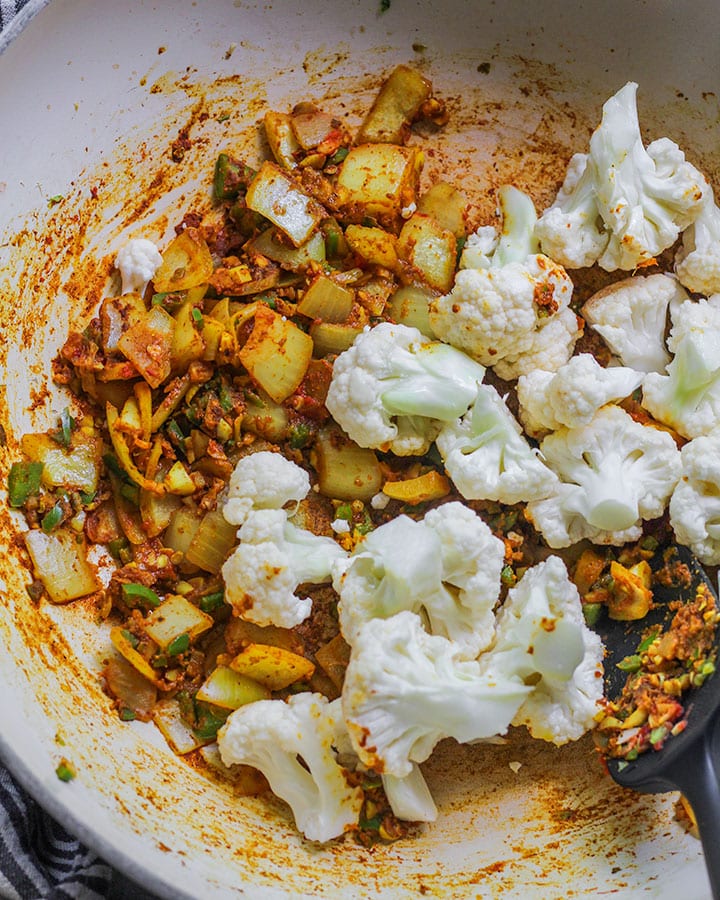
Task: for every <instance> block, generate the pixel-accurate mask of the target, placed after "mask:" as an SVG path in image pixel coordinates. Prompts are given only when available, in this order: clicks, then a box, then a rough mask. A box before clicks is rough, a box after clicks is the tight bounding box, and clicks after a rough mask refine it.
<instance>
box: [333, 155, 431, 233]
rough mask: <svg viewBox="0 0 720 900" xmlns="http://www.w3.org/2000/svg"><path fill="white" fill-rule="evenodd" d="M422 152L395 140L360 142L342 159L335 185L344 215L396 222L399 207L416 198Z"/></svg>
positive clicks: (383, 221)
mask: <svg viewBox="0 0 720 900" xmlns="http://www.w3.org/2000/svg"><path fill="white" fill-rule="evenodd" d="M421 169H422V154H421V153H420V152H419V151H418V150H417V149H415V148H414V147H398V146H396V145H395V144H360V146H358V147H353V148H352V149H351V150H350V152H349V153H348V155H347V156H346V157H345V159H344V160H343V163H342V166H341V168H340V172H339V174H338V179H337V187H338V191H339V192H340V194H341V196H342V198H343V204H344V206H345V211H346V215H347V216H348V217H350V218H351V219H352V220H353V221H356V222H361V221H362V220H363V219H364V218H365V217H366V216H370V217H376V218H378V219H379V220H380V222H381V224H385V223H387V224H389V225H397V224H399V223H400V221H402V215H401V214H402V210H403V209H405V208H406V207H410V206H411V204H413V203H415V201H416V199H417V188H418V180H419V178H420V171H421Z"/></svg>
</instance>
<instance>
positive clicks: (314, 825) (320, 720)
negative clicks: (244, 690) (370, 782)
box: [218, 693, 364, 841]
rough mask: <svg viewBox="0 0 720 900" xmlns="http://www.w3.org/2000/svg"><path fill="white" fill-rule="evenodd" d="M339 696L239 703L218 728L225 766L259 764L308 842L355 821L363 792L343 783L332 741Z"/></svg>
mask: <svg viewBox="0 0 720 900" xmlns="http://www.w3.org/2000/svg"><path fill="white" fill-rule="evenodd" d="M343 728H344V726H343V723H342V710H341V705H340V700H334V701H333V702H332V703H330V702H328V700H327V699H326V698H325V697H323V696H322V695H321V694H312V693H304V694H295V695H294V696H292V697H290V698H289V699H288V700H287V702H285V701H283V700H258V701H256V702H255V703H249V704H247V705H246V706H241V707H240V709H237V710H235V712H232V713H231V714H230V715H229V716H228V719H227V721H226V722H225V724H224V725H223V726H222V728H221V729H220V731H219V732H218V746H219V748H220V755H221V757H222V760H223V762H224V763H225V765H227V766H230V765H234V764H241V765H247V766H253V767H254V768H255V769H259V770H260V771H261V772H262V773H263V775H264V776H265V777H266V778H267V780H268V783H269V784H270V787H271V788H272V790H273V793H275V794H276V795H277V796H278V797H281V798H282V799H283V800H285V801H286V802H287V803H288V804H289V805H290V807H291V809H292V812H293V815H294V817H295V823H296V824H297V827H298V828H299V829H300V831H302V833H303V834H304V835H305V837H306V838H308V839H309V840H311V841H329V840H331V839H332V838H335V837H339V836H340V835H341V834H343V833H344V832H345V831H347V830H349V829H351V828H353V827H354V826H355V825H357V822H358V819H359V816H360V810H361V808H362V804H363V800H364V795H363V792H362V790H361V789H360V788H359V787H357V786H355V787H353V786H351V785H350V784H349V783H348V779H347V777H346V770H345V769H344V768H342V766H340V765H339V764H338V762H337V758H336V753H335V750H334V746H335V744H336V740H337V737H336V736H337V732H338V730H340V729H343Z"/></svg>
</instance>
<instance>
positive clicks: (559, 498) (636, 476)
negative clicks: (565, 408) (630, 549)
mask: <svg viewBox="0 0 720 900" xmlns="http://www.w3.org/2000/svg"><path fill="white" fill-rule="evenodd" d="M540 452H541V453H542V455H543V456H544V458H545V460H546V462H547V464H548V466H550V468H551V469H553V471H555V472H556V473H557V475H558V476H559V477H560V481H561V483H559V484H558V485H557V487H556V489H555V491H554V492H553V494H551V495H550V496H549V497H548V498H546V499H543V500H538V501H535V502H532V503H529V504H528V507H527V511H528V514H529V515H530V517H531V518H532V521H533V522H534V524H535V527H536V528H537V529H538V530H539V531H541V532H542V535H543V537H544V538H545V540H546V541H547V543H548V544H549V545H550V546H551V547H569V546H570V545H571V544H574V543H577V542H578V541H580V540H582V539H583V538H588V539H589V540H591V541H593V542H594V543H596V544H624V543H626V542H627V541H632V540H637V538H639V537H640V534H641V532H642V528H641V522H642V521H643V520H645V519H654V518H656V517H657V516H661V515H662V513H663V511H664V509H665V504H666V503H667V501H668V499H669V498H670V495H671V494H672V492H673V489H674V487H675V485H676V484H677V481H678V479H679V477H680V451H679V450H678V449H677V447H676V445H675V441H674V440H673V439H672V437H671V436H670V435H669V434H668V433H667V432H666V431H660V430H659V429H657V428H653V427H651V426H649V425H641V424H640V423H639V422H636V421H635V420H634V419H633V418H632V417H631V416H629V415H628V414H627V413H626V412H625V411H624V410H622V409H620V407H619V406H612V405H610V406H604V407H603V408H602V409H600V410H599V411H598V412H597V413H596V414H595V417H594V418H593V419H592V421H591V422H589V423H588V424H587V425H583V426H580V427H579V428H572V429H571V428H561V429H559V430H558V431H555V432H553V433H552V434H550V435H548V437H546V438H545V439H544V440H543V441H542V443H541V444H540Z"/></svg>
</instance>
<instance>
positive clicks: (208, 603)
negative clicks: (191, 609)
mask: <svg viewBox="0 0 720 900" xmlns="http://www.w3.org/2000/svg"><path fill="white" fill-rule="evenodd" d="M224 603H225V594H224V593H223V592H222V591H217V592H216V593H214V594H205V596H204V597H201V598H200V600H199V601H198V606H199V607H200V609H201V610H202V611H203V612H212V611H213V610H214V609H219V608H220V607H221V606H222V605H223V604H224Z"/></svg>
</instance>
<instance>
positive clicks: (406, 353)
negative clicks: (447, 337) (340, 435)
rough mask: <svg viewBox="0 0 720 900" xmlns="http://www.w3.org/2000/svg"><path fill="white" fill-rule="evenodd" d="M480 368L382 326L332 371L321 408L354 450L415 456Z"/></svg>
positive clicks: (471, 390) (465, 400) (469, 390)
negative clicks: (337, 426)
mask: <svg viewBox="0 0 720 900" xmlns="http://www.w3.org/2000/svg"><path fill="white" fill-rule="evenodd" d="M484 376H485V369H484V368H483V367H482V366H480V365H478V363H476V362H475V361H474V360H472V359H470V357H469V356H466V355H465V354H464V353H462V352H460V350H456V349H455V348H454V347H450V346H448V345H447V344H443V343H441V342H440V341H428V339H427V338H426V337H424V336H423V335H422V333H421V332H420V331H418V330H417V328H410V327H408V326H407V325H393V324H391V323H390V322H382V323H380V324H379V325H376V326H375V327H374V328H372V329H366V330H365V331H364V332H363V333H362V334H360V335H358V337H357V338H356V339H355V342H354V343H353V345H352V347H350V349H349V350H346V351H345V352H343V353H341V354H340V355H339V356H338V357H337V359H336V360H335V362H334V364H333V375H332V380H331V382H330V388H329V390H328V394H327V400H326V406H327V408H328V410H329V411H330V414H331V415H332V416H333V418H334V419H335V421H336V422H337V423H338V425H340V427H341V428H343V429H344V430H345V431H346V432H347V434H348V435H349V437H350V438H351V439H352V440H354V441H355V443H357V444H359V445H360V446H361V447H378V448H382V449H390V450H392V451H393V453H395V454H397V455H398V456H412V455H422V454H423V453H426V452H427V450H428V449H429V447H430V444H431V443H432V442H433V441H434V440H435V437H436V435H437V433H438V431H439V430H440V427H441V425H442V423H443V422H447V421H450V420H452V419H455V418H457V417H458V416H461V415H462V414H463V413H464V412H465V410H466V409H467V408H468V406H469V405H470V404H471V403H472V401H473V398H474V397H475V393H476V391H477V387H478V385H479V384H480V382H481V381H482V379H483V377H484Z"/></svg>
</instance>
